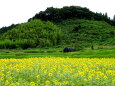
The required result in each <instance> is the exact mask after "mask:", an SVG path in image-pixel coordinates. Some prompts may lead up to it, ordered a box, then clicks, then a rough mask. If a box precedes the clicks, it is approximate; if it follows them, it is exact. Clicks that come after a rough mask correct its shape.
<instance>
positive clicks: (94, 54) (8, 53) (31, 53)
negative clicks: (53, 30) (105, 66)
mask: <svg viewBox="0 0 115 86" xmlns="http://www.w3.org/2000/svg"><path fill="white" fill-rule="evenodd" d="M62 51H63V48H41V49H39V48H34V49H27V50H0V59H5V58H31V57H71V58H114V57H115V48H111V49H95V50H91V49H84V50H81V51H76V52H69V53H64V52H62Z"/></svg>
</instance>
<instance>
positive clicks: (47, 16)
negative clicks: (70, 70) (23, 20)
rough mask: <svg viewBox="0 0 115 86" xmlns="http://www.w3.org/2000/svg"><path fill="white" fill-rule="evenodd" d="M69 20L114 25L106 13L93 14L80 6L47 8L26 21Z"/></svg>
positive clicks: (114, 22)
mask: <svg viewBox="0 0 115 86" xmlns="http://www.w3.org/2000/svg"><path fill="white" fill-rule="evenodd" d="M70 18H79V19H88V20H98V21H105V22H107V23H109V24H111V25H115V21H114V20H115V19H113V20H111V19H110V17H108V15H107V13H105V14H103V13H97V12H96V13H94V12H92V11H90V10H89V9H88V8H86V7H80V6H65V7H63V8H54V7H49V8H47V9H46V10H45V11H40V12H39V13H37V14H36V15H35V16H34V17H32V18H30V19H29V20H28V21H30V20H33V19H41V20H45V21H47V20H49V21H53V22H60V21H62V20H65V19H70Z"/></svg>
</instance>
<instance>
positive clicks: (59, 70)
mask: <svg viewBox="0 0 115 86" xmlns="http://www.w3.org/2000/svg"><path fill="white" fill-rule="evenodd" d="M0 86H115V59H114V58H102V59H99V58H92V59H90V58H48V57H45V58H27V59H0Z"/></svg>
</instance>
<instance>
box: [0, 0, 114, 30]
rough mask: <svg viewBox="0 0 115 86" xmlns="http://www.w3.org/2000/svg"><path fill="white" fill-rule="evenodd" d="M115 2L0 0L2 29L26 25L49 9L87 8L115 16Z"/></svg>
mask: <svg viewBox="0 0 115 86" xmlns="http://www.w3.org/2000/svg"><path fill="white" fill-rule="evenodd" d="M114 3H115V0H0V28H1V27H3V26H10V25H11V24H17V23H24V22H27V20H28V19H29V18H31V17H33V16H34V15H35V14H36V13H39V12H40V11H44V10H45V9H46V8H47V7H56V8H61V7H63V6H71V5H74V6H81V7H87V8H89V9H90V10H91V11H93V12H102V13H106V12H107V14H108V16H109V17H110V18H111V19H112V18H113V16H114V15H115V5H114Z"/></svg>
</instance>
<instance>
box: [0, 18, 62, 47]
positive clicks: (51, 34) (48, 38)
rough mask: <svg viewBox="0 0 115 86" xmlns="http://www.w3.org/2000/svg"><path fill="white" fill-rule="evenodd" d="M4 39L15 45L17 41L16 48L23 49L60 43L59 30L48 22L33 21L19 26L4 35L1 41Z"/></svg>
mask: <svg viewBox="0 0 115 86" xmlns="http://www.w3.org/2000/svg"><path fill="white" fill-rule="evenodd" d="M4 39H7V40H9V41H10V42H11V43H12V42H13V43H14V44H16V45H17V44H18V43H17V41H18V42H19V44H18V46H19V47H21V48H23V49H26V48H29V47H47V46H55V45H57V44H59V43H60V42H61V30H60V29H59V28H58V27H57V26H56V25H54V24H53V23H51V22H49V21H47V22H43V21H41V20H33V21H30V22H27V23H23V24H20V25H18V26H17V27H15V28H13V29H12V30H9V31H8V32H6V33H4V34H3V35H2V36H1V40H4ZM5 42H6V41H5ZM7 44H8V43H7ZM16 47H17V46H16Z"/></svg>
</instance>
